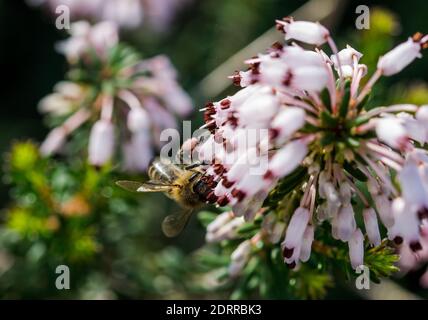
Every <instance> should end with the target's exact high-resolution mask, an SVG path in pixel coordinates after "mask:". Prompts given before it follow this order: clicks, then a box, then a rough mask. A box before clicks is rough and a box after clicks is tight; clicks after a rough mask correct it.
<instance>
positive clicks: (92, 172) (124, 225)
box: [0, 142, 185, 298]
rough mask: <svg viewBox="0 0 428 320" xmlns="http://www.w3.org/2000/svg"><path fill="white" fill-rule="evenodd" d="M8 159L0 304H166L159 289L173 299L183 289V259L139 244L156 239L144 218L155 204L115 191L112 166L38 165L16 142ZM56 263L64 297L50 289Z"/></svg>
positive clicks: (30, 147) (28, 148) (26, 145)
mask: <svg viewBox="0 0 428 320" xmlns="http://www.w3.org/2000/svg"><path fill="white" fill-rule="evenodd" d="M6 158H7V159H8V161H7V163H6V165H5V167H6V171H7V174H6V176H5V179H6V181H8V182H9V183H10V185H11V196H12V202H11V203H10V204H9V206H8V208H7V209H6V210H4V212H3V214H2V216H3V219H4V224H3V225H2V226H1V228H0V247H2V248H4V249H3V250H7V251H6V252H7V256H9V257H16V259H14V261H13V263H12V262H11V263H12V265H9V268H8V269H7V270H6V271H5V273H4V274H3V276H2V277H0V296H1V297H4V298H12V297H15V298H16V297H21V298H30V297H38V298H41V297H50V296H58V295H65V296H67V297H75V298H78V297H97V296H105V297H120V296H122V295H125V296H128V295H129V294H131V292H133V293H134V296H140V295H143V296H145V297H147V296H152V297H155V296H157V295H161V296H162V297H165V296H164V294H165V290H166V289H165V288H166V287H165V286H166V284H165V283H167V284H168V283H169V287H170V291H171V294H175V292H176V291H177V290H179V289H180V288H181V286H180V285H178V286H176V281H177V279H179V278H180V275H181V274H180V273H181V272H183V269H184V268H185V264H183V263H179V262H178V261H182V260H183V257H182V256H181V253H180V252H179V251H178V250H177V249H165V251H162V250H161V248H160V246H156V245H154V243H150V241H146V240H145V239H146V238H148V237H149V236H150V235H153V234H154V233H153V232H151V231H150V228H149V227H148V226H149V223H150V215H146V216H145V217H143V216H142V215H143V214H146V213H147V210H148V211H150V209H149V208H150V206H153V205H154V204H151V203H150V201H145V202H144V204H142V202H141V201H140V200H141V199H138V198H135V196H134V195H132V194H129V193H126V192H124V191H122V190H120V189H119V188H116V187H115V186H114V181H115V180H117V179H118V178H117V176H116V174H115V172H114V171H113V170H112V168H111V167H109V166H104V167H102V168H100V169H99V170H97V169H95V168H94V167H91V166H89V165H88V164H87V163H85V162H82V161H80V160H70V161H65V162H63V161H58V160H54V159H46V158H42V157H41V156H40V155H39V153H38V149H37V146H36V145H34V144H33V143H31V142H22V143H19V142H18V143H15V144H14V145H13V146H12V148H11V151H10V153H9V154H8V155H7V157H6ZM145 200H148V199H145ZM150 250H155V251H150ZM158 250H159V254H158V253H157V252H158ZM0 252H3V251H2V250H0ZM5 254H6V253H5ZM60 264H65V265H67V266H69V267H70V269H71V270H72V290H70V291H69V292H67V293H61V292H59V291H57V290H56V288H55V280H54V279H55V268H56V266H58V265H60ZM118 264H120V265H124V266H126V268H123V269H121V268H118V267H117V265H118ZM103 270H106V271H103ZM107 270H111V271H107ZM23 275H26V276H25V277H27V278H28V277H29V276H30V275H31V281H27V282H25V281H23V280H22V279H21V280H20V279H19V278H20V277H21V278H22V277H23ZM159 277H160V278H159ZM100 279H104V280H103V281H100ZM119 279H122V280H120V281H119ZM119 282H120V284H118V283H119ZM136 283H137V284H138V285H137V289H133V287H135V286H136ZM97 286H98V287H97ZM182 286H184V283H183V284H182ZM85 287H90V289H88V290H89V293H88V292H86V291H85V290H82V288H85ZM171 287H174V288H171ZM97 288H98V289H97ZM65 296H64V297H65ZM181 297H183V296H182V295H181Z"/></svg>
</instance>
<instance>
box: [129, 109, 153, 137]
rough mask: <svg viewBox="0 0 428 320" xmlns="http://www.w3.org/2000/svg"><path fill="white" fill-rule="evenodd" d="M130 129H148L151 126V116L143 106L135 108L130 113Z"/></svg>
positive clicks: (132, 130) (134, 130)
mask: <svg viewBox="0 0 428 320" xmlns="http://www.w3.org/2000/svg"><path fill="white" fill-rule="evenodd" d="M127 125H128V129H129V130H130V131H131V132H137V131H140V130H147V129H149V128H150V117H149V114H148V113H147V111H146V110H144V109H143V108H133V109H131V110H130V111H129V113H128V120H127Z"/></svg>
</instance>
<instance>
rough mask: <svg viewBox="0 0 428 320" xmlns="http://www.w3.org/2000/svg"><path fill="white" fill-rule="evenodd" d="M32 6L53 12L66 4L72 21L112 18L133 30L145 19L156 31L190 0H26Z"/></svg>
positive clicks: (95, 20) (168, 24)
mask: <svg viewBox="0 0 428 320" xmlns="http://www.w3.org/2000/svg"><path fill="white" fill-rule="evenodd" d="M27 2H28V3H29V4H30V5H33V6H40V5H41V6H43V7H45V8H46V9H47V10H48V11H50V12H51V14H55V13H58V12H57V8H58V7H59V6H67V7H68V8H69V10H70V14H71V18H72V19H73V20H78V19H88V20H91V21H94V22H97V21H112V22H115V23H117V24H118V25H119V26H120V27H123V28H126V29H133V28H136V27H138V26H140V25H141V24H142V23H143V21H145V22H146V23H147V24H148V25H149V26H150V27H151V29H153V30H155V31H165V30H166V29H167V28H168V27H169V26H170V24H171V22H172V20H173V18H174V14H175V13H176V12H177V11H178V10H179V9H180V8H181V7H183V6H184V5H186V3H187V2H189V0H27Z"/></svg>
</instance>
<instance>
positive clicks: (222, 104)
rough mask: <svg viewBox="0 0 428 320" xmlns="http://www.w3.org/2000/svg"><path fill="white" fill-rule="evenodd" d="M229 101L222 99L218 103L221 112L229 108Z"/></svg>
mask: <svg viewBox="0 0 428 320" xmlns="http://www.w3.org/2000/svg"><path fill="white" fill-rule="evenodd" d="M230 103H231V102H230V100H229V99H223V100H222V101H221V102H220V108H221V109H222V110H225V109H228V108H229V107H230Z"/></svg>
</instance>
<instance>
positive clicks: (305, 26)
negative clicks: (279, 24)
mask: <svg viewBox="0 0 428 320" xmlns="http://www.w3.org/2000/svg"><path fill="white" fill-rule="evenodd" d="M284 31H285V40H290V39H295V40H298V41H302V42H305V43H308V44H313V45H317V46H320V45H322V44H324V43H325V42H326V41H327V37H328V36H329V35H330V33H329V31H328V30H327V29H326V28H325V27H324V26H322V25H321V24H319V23H317V22H309V21H291V22H289V23H284Z"/></svg>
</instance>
